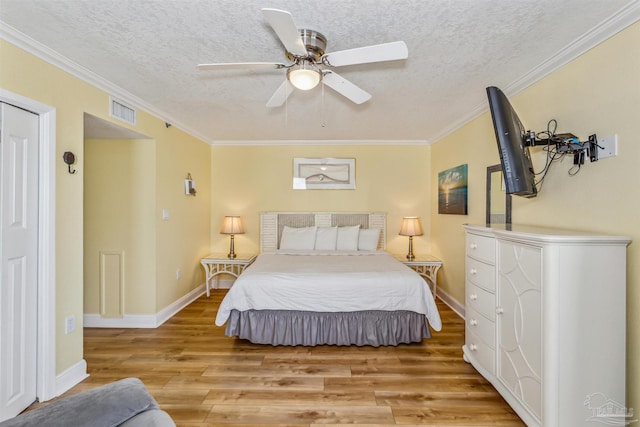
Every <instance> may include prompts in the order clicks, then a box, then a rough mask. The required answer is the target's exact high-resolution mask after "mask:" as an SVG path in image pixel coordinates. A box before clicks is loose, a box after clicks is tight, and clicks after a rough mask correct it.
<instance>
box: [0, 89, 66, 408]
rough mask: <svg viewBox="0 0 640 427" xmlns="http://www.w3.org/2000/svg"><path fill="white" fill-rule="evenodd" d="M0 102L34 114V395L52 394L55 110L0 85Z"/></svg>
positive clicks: (54, 386)
mask: <svg viewBox="0 0 640 427" xmlns="http://www.w3.org/2000/svg"><path fill="white" fill-rule="evenodd" d="M0 101H2V102H5V103H7V104H12V105H14V106H16V107H20V108H23V109H25V110H28V111H31V112H33V113H36V114H38V124H39V135H38V152H39V156H38V262H37V265H38V285H37V289H38V301H37V304H38V322H37V334H38V337H37V344H36V346H37V373H36V396H37V398H38V399H39V400H40V401H46V400H49V399H52V398H54V397H55V396H56V280H55V273H56V268H55V267H56V265H55V258H56V248H55V229H56V227H55V226H56V219H55V214H56V209H55V207H56V165H55V154H56V109H55V108H54V107H52V106H50V105H46V104H43V103H41V102H38V101H34V100H32V99H29V98H26V97H24V96H22V95H19V94H17V93H13V92H11V91H8V90H5V89H2V88H0Z"/></svg>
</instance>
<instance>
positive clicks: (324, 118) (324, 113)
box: [320, 85, 327, 128]
mask: <svg viewBox="0 0 640 427" xmlns="http://www.w3.org/2000/svg"><path fill="white" fill-rule="evenodd" d="M320 91H321V92H320V93H321V95H320V99H321V101H320V110H321V114H320V117H321V118H322V123H320V126H322V127H323V128H324V127H327V116H326V109H325V105H324V85H322V87H321V88H320Z"/></svg>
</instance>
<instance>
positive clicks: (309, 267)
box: [216, 251, 442, 331]
mask: <svg viewBox="0 0 640 427" xmlns="http://www.w3.org/2000/svg"><path fill="white" fill-rule="evenodd" d="M233 309H235V310H239V311H246V310H251V309H254V310H301V311H316V312H349V311H362V310H385V311H396V310H408V311H414V312H416V313H421V314H424V315H426V317H427V319H428V320H429V324H430V325H431V327H432V328H433V329H435V330H436V331H439V330H440V329H441V328H442V322H441V320H440V314H439V313H438V309H437V307H436V304H435V301H434V299H433V296H432V295H431V291H430V290H429V287H428V285H427V283H426V282H425V281H424V280H423V279H422V277H420V276H419V275H418V274H417V273H416V272H415V271H413V270H412V269H410V268H409V267H407V266H405V265H404V264H402V263H401V262H398V261H397V260H396V259H395V258H394V257H393V256H392V255H390V254H388V253H386V252H382V251H380V252H315V251H314V252H277V253H266V254H261V255H259V256H258V258H257V259H256V260H255V262H254V263H253V264H252V265H250V266H249V267H247V269H246V270H245V271H244V273H242V275H240V277H239V278H238V279H237V280H236V281H235V283H234V284H233V286H232V287H231V289H230V290H229V292H228V293H227V295H226V296H225V298H224V299H223V300H222V303H221V304H220V309H219V310H218V315H217V316H216V325H218V326H222V325H223V324H224V323H225V322H226V321H227V319H228V318H229V315H230V313H231V310H233Z"/></svg>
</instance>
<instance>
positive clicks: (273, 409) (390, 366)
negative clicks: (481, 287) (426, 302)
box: [67, 290, 524, 427]
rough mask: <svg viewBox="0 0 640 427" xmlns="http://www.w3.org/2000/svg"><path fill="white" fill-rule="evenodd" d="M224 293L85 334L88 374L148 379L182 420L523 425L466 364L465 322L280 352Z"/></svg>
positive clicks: (449, 318) (376, 426)
mask: <svg viewBox="0 0 640 427" xmlns="http://www.w3.org/2000/svg"><path fill="white" fill-rule="evenodd" d="M225 293H226V291H225V290H214V291H213V292H212V295H211V297H209V298H207V297H206V296H203V297H201V298H199V299H198V300H197V301H195V302H193V303H192V304H191V305H189V306H188V307H186V308H185V309H184V310H182V311H181V312H180V313H178V314H177V315H176V316H174V317H173V318H172V319H170V320H169V321H167V322H166V323H165V324H164V325H162V326H161V327H160V328H158V329H95V328H94V329H90V328H86V329H85V330H84V336H85V338H84V343H85V344H84V351H85V359H86V361H87V364H88V372H89V374H90V377H89V378H87V379H86V380H85V381H83V382H82V383H81V384H78V385H77V386H76V387H74V388H73V389H72V390H70V391H69V392H68V393H67V394H73V393H77V392H80V391H82V390H87V389H90V388H93V387H96V386H98V385H101V384H106V383H109V382H111V381H115V380H118V379H121V378H125V377H130V376H134V377H138V378H140V379H141V380H142V381H143V382H144V383H145V385H146V386H147V388H148V389H149V391H150V392H151V394H152V395H153V396H154V397H155V398H156V400H157V401H158V402H159V403H160V406H161V407H162V408H163V409H165V410H166V411H167V412H169V414H170V415H171V416H172V417H173V419H174V420H175V422H176V424H177V425H179V426H185V427H187V426H191V427H196V426H198V427H204V426H207V427H210V426H237V427H242V426H244V427H249V426H273V427H277V426H279V427H285V426H296V427H301V426H309V427H312V426H320V425H322V426H334V427H338V426H345V425H352V424H360V425H364V426H368V427H383V426H395V425H404V426H424V425H431V426H434V425H440V426H453V425H455V426H492V425H493V426H523V425H524V424H523V423H522V421H521V420H520V419H519V418H518V416H517V415H516V414H515V413H514V412H513V410H512V409H511V408H510V407H509V406H508V405H507V404H506V403H505V401H504V400H503V399H502V398H501V397H500V395H499V394H498V393H497V392H496V391H495V389H494V388H493V387H492V386H491V385H490V384H489V383H488V382H487V381H486V380H485V379H484V378H482V377H481V376H480V375H479V374H478V373H477V372H476V371H475V369H474V368H473V367H472V366H471V365H469V364H467V363H465V362H464V361H463V360H462V350H461V347H462V345H463V343H464V321H463V320H462V319H460V318H459V317H458V316H457V315H456V314H455V313H454V312H453V311H452V310H451V309H450V308H449V307H447V306H446V305H444V304H442V303H441V302H440V301H438V308H439V310H440V313H441V317H442V320H443V325H444V326H443V329H442V331H441V332H434V333H433V338H431V339H429V340H425V341H423V342H422V343H417V344H411V345H401V346H398V347H379V348H373V347H335V346H320V347H273V346H264V345H254V344H251V343H249V342H246V341H243V340H238V339H235V338H229V337H226V336H224V333H223V328H219V327H216V326H215V325H214V324H213V321H214V318H215V314H216V310H217V308H218V306H219V303H220V301H221V300H222V298H223V297H224V295H225Z"/></svg>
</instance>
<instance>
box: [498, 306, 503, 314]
mask: <svg viewBox="0 0 640 427" xmlns="http://www.w3.org/2000/svg"><path fill="white" fill-rule="evenodd" d="M502 313H504V308H502V307H498V308H496V314H502Z"/></svg>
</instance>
